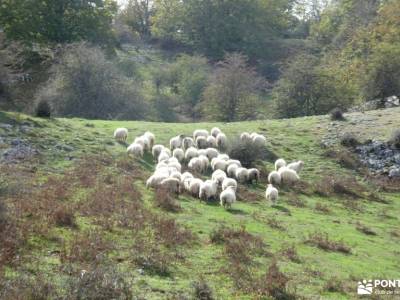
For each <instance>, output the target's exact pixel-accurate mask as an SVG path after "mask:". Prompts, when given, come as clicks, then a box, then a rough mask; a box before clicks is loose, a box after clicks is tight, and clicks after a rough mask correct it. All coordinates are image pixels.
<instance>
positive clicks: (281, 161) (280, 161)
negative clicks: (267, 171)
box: [275, 158, 286, 171]
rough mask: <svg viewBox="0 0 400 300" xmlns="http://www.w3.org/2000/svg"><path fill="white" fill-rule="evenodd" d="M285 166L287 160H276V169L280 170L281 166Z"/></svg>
mask: <svg viewBox="0 0 400 300" xmlns="http://www.w3.org/2000/svg"><path fill="white" fill-rule="evenodd" d="M285 166H286V161H285V160H284V159H283V158H280V159H278V160H277V161H276V162H275V171H278V170H279V169H280V168H282V167H285Z"/></svg>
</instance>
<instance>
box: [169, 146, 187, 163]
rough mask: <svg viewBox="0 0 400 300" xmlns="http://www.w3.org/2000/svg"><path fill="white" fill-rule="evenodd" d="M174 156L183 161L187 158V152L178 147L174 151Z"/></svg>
mask: <svg viewBox="0 0 400 300" xmlns="http://www.w3.org/2000/svg"><path fill="white" fill-rule="evenodd" d="M172 156H173V157H175V158H176V159H177V160H178V161H180V162H181V161H183V159H184V158H185V152H183V150H182V149H181V148H176V149H174V151H172Z"/></svg>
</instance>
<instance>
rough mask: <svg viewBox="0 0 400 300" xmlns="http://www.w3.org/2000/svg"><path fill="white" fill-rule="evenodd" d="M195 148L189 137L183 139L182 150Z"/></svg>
mask: <svg viewBox="0 0 400 300" xmlns="http://www.w3.org/2000/svg"><path fill="white" fill-rule="evenodd" d="M194 146H196V143H195V142H194V140H193V139H192V138H191V137H185V138H184V139H183V141H182V148H183V150H185V151H186V150H187V149H189V148H190V147H194Z"/></svg>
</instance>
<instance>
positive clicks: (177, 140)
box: [169, 134, 184, 151]
mask: <svg viewBox="0 0 400 300" xmlns="http://www.w3.org/2000/svg"><path fill="white" fill-rule="evenodd" d="M183 138H184V135H183V134H181V135H178V136H175V137H173V138H171V139H170V140H169V148H170V149H171V151H173V150H174V149H176V148H180V147H182V141H183Z"/></svg>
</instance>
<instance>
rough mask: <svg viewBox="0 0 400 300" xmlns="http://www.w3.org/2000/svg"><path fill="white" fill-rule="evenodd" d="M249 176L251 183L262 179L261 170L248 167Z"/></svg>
mask: <svg viewBox="0 0 400 300" xmlns="http://www.w3.org/2000/svg"><path fill="white" fill-rule="evenodd" d="M248 178H249V182H250V183H253V181H255V182H256V183H257V182H258V181H259V180H260V171H259V170H257V169H255V168H251V169H248Z"/></svg>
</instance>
